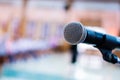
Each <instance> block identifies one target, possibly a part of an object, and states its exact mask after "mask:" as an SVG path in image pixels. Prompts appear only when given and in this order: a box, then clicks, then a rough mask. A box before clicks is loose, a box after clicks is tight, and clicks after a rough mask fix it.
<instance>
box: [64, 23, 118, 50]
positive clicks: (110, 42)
mask: <svg viewBox="0 0 120 80" xmlns="http://www.w3.org/2000/svg"><path fill="white" fill-rule="evenodd" d="M64 38H65V39H66V41H68V42H69V43H70V44H72V45H76V44H78V43H88V44H93V45H94V46H97V47H98V46H99V47H102V48H105V49H109V50H112V49H114V48H120V38H118V37H114V36H111V35H108V34H103V33H99V32H96V31H92V30H89V29H86V28H85V27H84V26H83V25H82V24H81V23H79V22H73V23H69V24H67V25H66V27H65V29H64Z"/></svg>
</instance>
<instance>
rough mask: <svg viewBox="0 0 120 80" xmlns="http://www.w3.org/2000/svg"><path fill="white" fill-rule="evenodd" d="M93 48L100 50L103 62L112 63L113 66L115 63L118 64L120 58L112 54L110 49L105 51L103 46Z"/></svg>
mask: <svg viewBox="0 0 120 80" xmlns="http://www.w3.org/2000/svg"><path fill="white" fill-rule="evenodd" d="M94 47H96V48H98V49H99V50H100V52H101V53H102V56H103V59H104V60H105V61H107V62H110V63H113V64H115V63H118V64H120V58H119V57H117V56H116V55H115V54H113V53H112V49H106V48H104V47H103V46H94Z"/></svg>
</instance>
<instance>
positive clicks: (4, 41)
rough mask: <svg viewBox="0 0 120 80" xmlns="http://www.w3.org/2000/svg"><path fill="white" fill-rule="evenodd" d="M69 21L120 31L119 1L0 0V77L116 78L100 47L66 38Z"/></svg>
mask: <svg viewBox="0 0 120 80" xmlns="http://www.w3.org/2000/svg"><path fill="white" fill-rule="evenodd" d="M71 21H78V22H81V23H82V24H84V25H85V26H86V27H87V28H90V29H92V30H96V31H98V32H102V33H107V34H110V35H114V36H120V0H0V80H120V76H119V75H120V65H116V64H111V63H108V62H105V61H104V60H103V59H102V55H101V53H100V52H99V50H98V49H96V48H93V47H92V46H91V45H87V44H78V45H75V46H71V45H69V44H67V43H66V41H65V40H64V37H63V29H64V25H65V24H67V23H69V22H71ZM111 46H112V45H111ZM113 53H114V54H116V55H117V56H118V57H120V50H119V49H115V50H114V51H113Z"/></svg>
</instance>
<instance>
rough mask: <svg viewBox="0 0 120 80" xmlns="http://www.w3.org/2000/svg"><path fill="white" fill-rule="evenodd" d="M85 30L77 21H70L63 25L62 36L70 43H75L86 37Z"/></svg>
mask: <svg viewBox="0 0 120 80" xmlns="http://www.w3.org/2000/svg"><path fill="white" fill-rule="evenodd" d="M86 34H87V33H86V30H85V28H84V27H83V25H82V24H80V23H79V22H72V23H69V24H67V25H66V26H65V29H64V38H65V40H66V41H68V42H69V43H70V44H73V45H76V44H78V43H80V42H83V41H84V40H85V38H86Z"/></svg>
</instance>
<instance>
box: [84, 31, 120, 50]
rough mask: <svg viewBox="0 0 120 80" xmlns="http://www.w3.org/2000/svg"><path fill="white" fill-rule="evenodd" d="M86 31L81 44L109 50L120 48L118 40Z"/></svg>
mask: <svg viewBox="0 0 120 80" xmlns="http://www.w3.org/2000/svg"><path fill="white" fill-rule="evenodd" d="M86 31H87V36H86V38H85V40H84V41H83V43H88V44H94V45H95V46H98V47H102V48H105V49H110V50H112V49H114V48H120V39H119V38H117V37H114V36H111V35H108V34H103V33H99V32H95V31H92V30H88V29H86Z"/></svg>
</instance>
